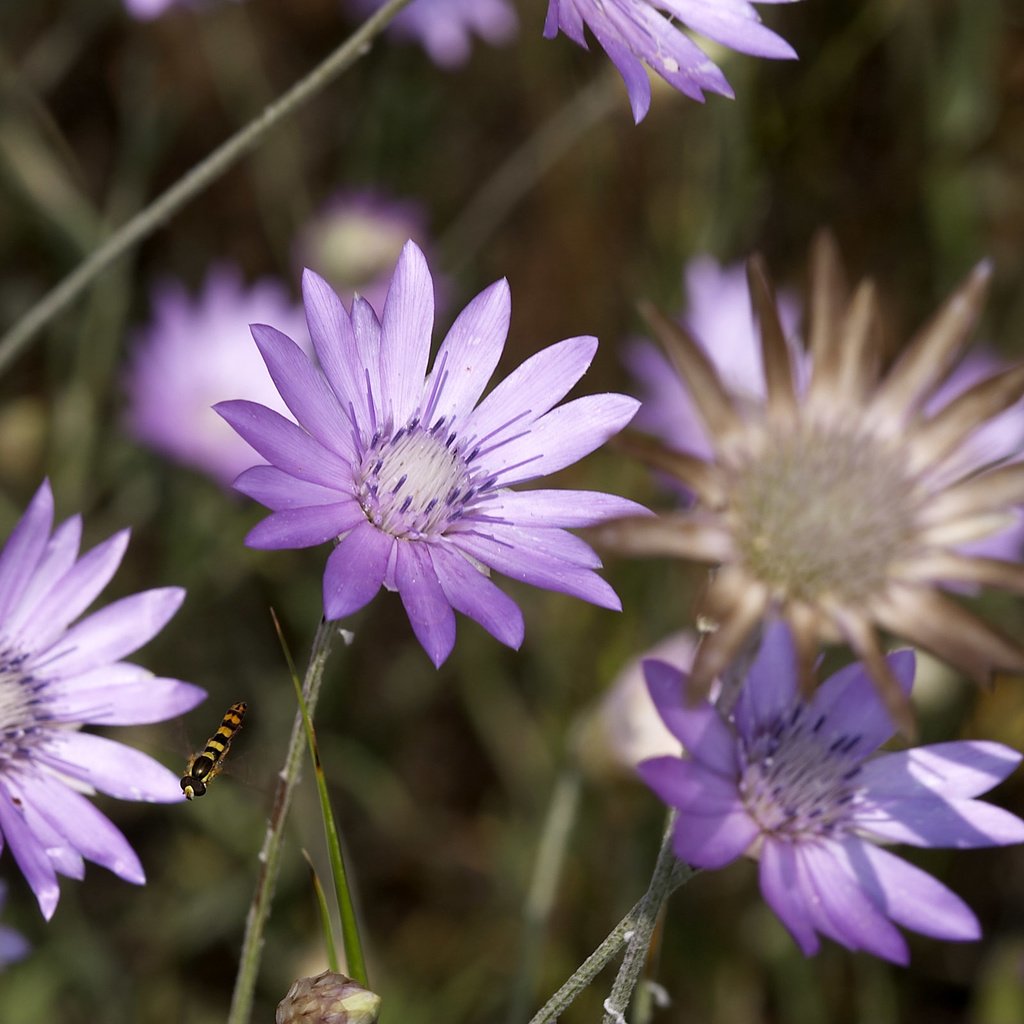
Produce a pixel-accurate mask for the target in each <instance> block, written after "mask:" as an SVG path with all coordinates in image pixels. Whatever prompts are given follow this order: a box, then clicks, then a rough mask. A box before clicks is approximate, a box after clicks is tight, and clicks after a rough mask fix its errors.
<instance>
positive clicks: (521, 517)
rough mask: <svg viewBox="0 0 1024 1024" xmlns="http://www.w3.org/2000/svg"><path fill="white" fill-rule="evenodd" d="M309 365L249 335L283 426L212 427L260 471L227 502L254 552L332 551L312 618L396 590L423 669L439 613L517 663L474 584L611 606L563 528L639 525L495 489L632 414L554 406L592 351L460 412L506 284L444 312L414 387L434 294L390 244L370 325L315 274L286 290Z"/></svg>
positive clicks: (498, 333) (608, 508) (439, 645)
mask: <svg viewBox="0 0 1024 1024" xmlns="http://www.w3.org/2000/svg"><path fill="white" fill-rule="evenodd" d="M303 293H304V295H305V302H306V318H307V321H308V324H309V330H310V333H311V335H312V337H313V346H314V348H315V349H316V355H317V358H318V360H319V367H317V366H316V365H315V364H314V363H313V362H311V361H310V360H309V359H308V358H306V356H305V355H304V354H303V353H302V351H301V350H300V349H299V348H298V347H297V346H296V345H295V344H294V343H293V342H292V341H291V340H290V339H289V338H287V337H286V336H285V335H284V334H282V333H281V332H280V331H278V330H275V329H274V328H273V327H266V326H262V325H254V326H253V337H254V338H255V339H256V344H257V345H258V346H259V348H260V351H261V352H262V353H263V358H264V359H265V360H266V362H267V366H268V368H269V370H270V373H271V375H272V376H273V378H274V383H275V384H276V385H277V387H278V389H279V390H280V392H281V394H282V396H283V397H284V400H285V402H286V403H287V405H288V408H289V409H290V410H291V411H292V413H293V414H294V416H295V418H296V420H297V421H298V423H299V424H300V426H296V425H295V424H294V423H291V422H289V421H288V420H287V419H285V418H284V417H283V416H281V415H279V414H278V413H275V412H273V411H271V410H270V409H266V408H264V407H263V406H261V405H257V404H256V403H254V402H247V401H235V402H222V403H221V404H220V405H219V406H217V410H218V412H220V414H221V415H222V416H223V417H224V418H225V419H226V420H227V421H228V422H229V423H230V424H231V425H232V426H233V427H234V428H235V429H236V430H237V431H238V432H239V433H240V434H241V435H242V436H243V437H244V438H245V439H246V440H247V441H248V442H249V443H250V444H251V445H252V446H253V447H254V448H255V449H256V450H257V451H258V452H259V453H260V454H261V455H262V456H263V457H264V458H265V459H267V461H268V462H270V463H271V465H269V466H256V467H254V468H252V469H250V470H248V471H247V472H245V473H243V474H242V476H241V477H239V479H238V481H237V482H236V484H235V486H236V487H238V489H239V490H241V491H242V492H243V493H245V494H248V495H249V496H250V497H252V498H255V499H256V500H257V501H259V502H262V504H264V505H266V506H267V507H268V508H270V509H272V510H273V514H272V515H270V516H269V517H268V518H267V519H265V520H264V521H263V522H262V523H260V524H259V525H258V526H256V527H255V529H253V531H252V532H251V533H250V534H249V536H248V538H247V541H246V542H247V543H248V544H250V545H251V546H253V547H258V548H301V547H308V546H310V545H313V544H322V543H324V542H326V541H329V540H337V541H339V543H338V545H337V547H335V549H334V551H333V552H332V553H331V555H330V557H329V558H328V560H327V567H326V571H325V573H324V613H325V615H326V616H327V618H328V619H340V618H343V617H344V616H346V615H350V614H352V613H353V612H355V611H357V610H358V609H360V608H362V607H363V606H364V605H365V604H366V603H367V602H369V601H370V600H371V599H372V598H373V597H374V595H375V594H376V593H377V591H378V590H379V589H380V587H381V585H383V586H385V587H387V588H388V589H389V590H397V591H398V593H399V594H400V595H401V598H402V602H403V603H404V605H405V609H406V611H407V612H408V615H409V619H410V621H411V623H412V627H413V630H414V632H415V633H416V636H417V638H418V639H419V641H420V643H422V644H423V647H424V648H425V649H426V651H427V653H428V654H429V655H430V658H431V660H432V661H433V662H434V664H435V665H440V664H441V662H443V661H444V660H445V658H447V657H448V654H449V653H450V652H451V649H452V646H453V644H454V642H455V614H454V612H455V611H460V612H462V613H463V614H464V615H468V616H469V617H470V618H472V619H475V620H476V621H477V622H479V623H480V624H481V625H482V626H483V627H484V628H485V629H486V630H487V631H488V632H490V633H491V634H492V635H493V636H495V637H496V638H497V639H498V640H500V641H501V642H502V643H505V644H508V645H509V646H511V647H518V646H519V644H520V643H521V642H522V638H523V619H522V613H521V612H520V610H519V608H518V606H517V605H516V604H515V602H514V601H512V599H511V598H509V597H508V596H506V595H505V594H504V593H503V592H502V591H501V590H499V589H498V588H497V587H496V586H495V585H494V584H493V583H492V582H491V580H490V579H489V570H491V569H493V570H496V571H498V572H502V573H505V574H506V575H508V576H512V577H514V578H515V579H518V580H521V581H523V582H526V583H531V584H533V585H534V586H539V587H545V588H547V589H550V590H558V591H561V592H563V593H566V594H573V595H575V596H577V597H581V598H583V599H584V600H587V601H591V602H593V603H594V604H598V605H601V606H603V607H606V608H615V609H618V608H619V600H618V598H617V597H616V596H615V593H614V591H613V590H612V589H611V587H609V586H608V584H607V583H606V582H605V581H604V580H602V579H601V578H600V577H599V576H598V575H597V574H596V573H595V572H594V570H595V569H596V568H598V567H599V566H600V564H601V563H600V560H599V559H598V558H597V556H596V555H595V554H594V552H593V551H592V550H591V549H590V547H588V546H587V545H586V544H584V543H583V541H581V540H580V539H579V538H578V537H575V536H573V535H572V534H570V533H568V532H567V531H566V529H565V527H578V526H588V525H591V524H594V523H598V522H602V521H604V520H606V519H610V518H614V517H616V516H618V515H621V514H622V510H623V509H627V508H629V509H633V510H634V512H636V511H640V512H643V511H644V510H643V509H641V508H640V506H638V505H636V504H635V503H634V502H631V501H628V500H626V499H625V498H617V497H614V496H612V495H607V494H600V493H594V492H581V491H555V490H536V491H526V492H516V491H512V490H509V487H510V485H512V484H515V483H520V482H522V481H525V480H530V479H534V478H537V477H541V476H545V475H547V474H548V473H552V472H554V471H555V470H558V469H562V468H563V467H565V466H568V465H571V464H572V463H574V462H576V461H577V460H578V459H580V458H582V457H583V456H584V455H587V454H588V453H590V452H591V451H593V450H594V449H595V448H597V447H598V446H599V445H601V444H603V443H604V442H605V441H606V440H607V439H608V438H609V437H611V436H612V435H613V434H615V433H617V432H618V431H619V430H621V429H622V427H623V426H625V424H626V423H627V422H629V420H630V418H631V417H632V415H633V414H634V412H635V411H636V408H637V404H638V403H637V402H636V401H635V400H634V399H632V398H628V397H626V396H625V395H614V394H605V395H590V396H587V397H585V398H578V399H576V400H575V401H573V402H569V403H567V404H565V405H562V406H559V407H558V408H554V406H555V404H556V403H557V402H559V401H560V400H561V399H562V398H563V397H564V396H565V394H566V393H567V392H568V391H569V389H570V388H571V387H572V386H573V385H574V384H575V383H576V381H578V380H579V378H580V377H581V376H582V375H583V373H584V371H585V370H586V368H587V366H588V365H589V364H590V361H591V359H592V358H593V356H594V352H595V351H596V349H597V340H596V339H595V338H591V337H581V338H570V339H568V340H567V341H563V342H560V343H559V344H557V345H552V346H551V347H550V348H547V349H545V350H543V351H542V352H539V353H538V354H537V355H535V356H533V357H532V358H531V359H528V360H527V361H526V362H525V363H524V364H523V365H522V366H521V367H519V369H518V370H516V371H515V372H514V373H513V374H512V375H511V376H509V377H507V378H506V379H505V380H504V381H503V382H502V383H501V384H499V385H498V386H497V387H496V388H495V389H494V390H493V391H491V393H490V394H489V395H488V396H487V397H486V398H485V399H484V400H483V401H482V402H480V404H479V405H477V402H478V400H479V398H480V396H481V393H482V392H483V389H484V387H485V385H486V384H487V381H488V378H489V377H490V376H491V373H492V372H493V371H494V367H495V366H496V365H497V362H498V359H499V358H500V356H501V352H502V349H503V347H504V343H505V336H506V333H507V331H508V323H509V315H510V311H511V310H510V307H511V299H510V295H509V289H508V283H507V282H506V281H504V280H501V281H497V282H495V283H494V284H492V285H491V286H490V287H489V288H486V289H485V290H484V291H483V292H481V293H480V294H479V295H478V296H477V297H476V298H475V299H473V301H472V302H470V304H469V305H468V306H467V307H466V308H465V309H464V310H463V311H462V313H461V314H459V316H458V318H457V319H456V321H455V324H454V325H453V326H452V328H451V330H450V331H449V332H448V336H447V337H446V338H445V340H444V342H443V344H442V345H441V348H440V351H439V352H438V354H437V357H436V359H435V360H434V367H433V370H432V371H431V372H430V374H429V375H427V372H426V370H427V358H428V355H429V352H430V336H431V330H432V326H433V319H434V299H433V295H434V291H433V283H432V281H431V277H430V272H429V270H428V269H427V264H426V261H425V260H424V258H423V254H422V253H421V252H420V250H419V249H418V248H417V247H416V245H415V244H414V243H413V242H409V243H407V244H406V246H405V248H404V249H403V250H402V254H401V256H400V257H399V260H398V264H397V266H396V268H395V273H394V278H393V280H392V282H391V289H390V291H389V292H388V297H387V300H386V302H385V303H384V315H383V318H382V320H380V321H378V319H377V317H376V315H375V314H374V312H373V310H372V309H371V307H370V305H369V304H368V303H367V302H366V301H365V300H363V299H356V300H355V302H354V303H353V306H352V315H351V317H350V316H349V314H348V312H347V311H346V309H345V307H344V305H343V304H342V302H341V300H340V299H339V298H338V296H337V295H336V294H335V293H334V292H333V291H332V290H331V289H330V287H329V286H328V285H327V283H326V282H325V281H324V280H323V279H322V278H320V277H318V276H317V275H316V274H314V273H312V272H310V271H307V272H306V274H305V276H304V278H303Z"/></svg>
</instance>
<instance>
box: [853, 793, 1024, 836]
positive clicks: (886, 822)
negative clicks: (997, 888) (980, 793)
mask: <svg viewBox="0 0 1024 1024" xmlns="http://www.w3.org/2000/svg"><path fill="white" fill-rule="evenodd" d="M869 796H870V797H871V798H873V797H874V794H869ZM855 820H856V823H857V825H858V827H859V828H860V829H861V830H863V831H866V832H870V833H871V834H872V835H874V836H877V837H878V838H879V839H884V840H886V841H889V842H895V843H908V844H909V845H911V846H926V847H947V846H949V847H955V848H956V849H960V850H965V849H974V848H977V847H984V846H1005V845H1007V844H1010V843H1021V842H1024V821H1021V819H1020V818H1018V817H1017V816H1016V815H1015V814H1011V813H1010V812H1009V811H1004V810H1003V809H1002V808H1001V807H995V806H994V805H993V804H987V803H984V802H983V801H981V800H959V799H949V800H946V799H944V798H943V797H941V796H938V795H937V794H935V793H932V792H930V791H929V792H927V793H926V795H923V796H921V797H919V798H917V799H914V798H908V799H900V798H895V799H889V800H877V801H874V802H873V804H868V805H867V806H865V807H864V808H863V809H859V810H858V811H857V813H856V815H855Z"/></svg>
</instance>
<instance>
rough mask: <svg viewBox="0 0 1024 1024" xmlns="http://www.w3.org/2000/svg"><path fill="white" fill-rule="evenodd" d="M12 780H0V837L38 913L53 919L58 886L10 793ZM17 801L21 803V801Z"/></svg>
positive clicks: (58, 895) (49, 866) (48, 862)
mask: <svg viewBox="0 0 1024 1024" xmlns="http://www.w3.org/2000/svg"><path fill="white" fill-rule="evenodd" d="M12 782H13V780H12V779H11V778H9V777H8V778H4V779H0V835H3V837H4V838H5V839H6V840H7V847H8V849H9V850H10V851H11V855H12V856H13V857H14V860H15V862H16V863H17V865H18V867H19V868H20V869H21V873H22V874H23V875H24V876H25V881H26V882H28V884H29V887H30V888H31V889H32V892H34V893H35V896H36V899H37V900H38V901H39V909H40V910H41V911H42V914H43V917H45V918H46V920H47V921H49V920H50V918H51V917H53V912H54V911H55V910H56V909H57V901H58V900H59V899H60V886H58V884H57V875H56V873H55V872H54V870H53V865H52V864H51V863H50V859H49V857H47V856H46V851H45V850H44V849H43V846H42V844H41V843H40V842H39V841H38V840H37V839H36V837H35V836H34V835H33V834H32V831H31V829H30V828H29V827H28V824H27V823H26V821H25V817H24V814H23V812H22V811H21V809H20V807H19V806H18V805H17V804H15V803H14V799H15V796H14V794H12V793H11V792H10V790H9V788H8V787H9V786H10V785H11V784H12ZM17 799H18V800H19V801H20V800H21V797H20V796H18V797H17Z"/></svg>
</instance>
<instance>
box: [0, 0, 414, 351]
mask: <svg viewBox="0 0 1024 1024" xmlns="http://www.w3.org/2000/svg"><path fill="white" fill-rule="evenodd" d="M409 2H410V0H388V2H387V3H385V4H384V5H383V7H381V8H380V10H378V11H376V12H375V13H374V14H373V15H371V16H370V17H369V18H367V19H366V21H365V22H364V23H363V24H362V25H361V26H360V27H359V28H358V29H356V31H355V32H353V33H352V35H351V36H349V37H348V39H346V40H345V42H344V43H342V44H341V46H339V47H338V48H337V49H336V50H335V51H334V52H333V53H331V54H330V56H328V57H327V58H326V59H325V60H324V61H323V62H321V63H320V64H318V65H317V66H316V67H315V68H314V69H313V70H312V71H311V72H310V73H309V74H308V75H306V77H305V78H303V79H301V80H300V81H298V82H296V83H295V85H293V86H292V87H291V88H290V89H289V90H288V91H287V92H286V93H285V94H284V95H283V96H281V97H280V98H279V99H277V100H275V101H274V102H273V103H271V104H270V106H268V107H267V108H266V109H265V110H264V111H263V113H262V114H260V115H259V117H257V118H255V119H254V120H252V121H250V122H249V124H247V125H246V126H245V127H244V128H241V129H240V130H239V131H237V132H235V134H234V135H232V136H231V137H230V138H229V139H227V141H225V142H223V143H221V145H220V146H218V147H217V149H215V150H214V151H213V152H212V153H210V154H209V156H207V157H206V158H205V159H203V160H201V161H200V162H199V163H198V164H196V165H195V167H193V168H192V170H190V171H188V172H187V173H186V174H185V175H184V176H183V177H181V178H179V179H178V181H177V182H175V183H174V184H173V185H171V187H170V188H168V189H167V190H166V191H165V192H163V193H161V194H160V195H159V196H157V198H156V199H154V200H153V201H152V202H151V203H150V204H149V205H148V206H147V207H146V208H145V209H144V210H141V211H140V212H139V213H137V214H136V215H135V216H134V217H132V218H131V220H129V221H128V222H127V223H126V224H124V225H122V226H121V227H120V228H118V230H117V231H115V232H114V234H113V235H111V236H110V238H108V239H107V241H106V242H104V243H103V244H102V245H101V246H100V247H99V248H98V249H96V250H95V251H94V252H93V254H92V255H91V256H89V257H88V258H87V259H85V260H84V261H83V262H82V263H80V264H79V265H78V266H77V267H76V268H75V269H74V270H73V271H72V272H71V273H70V274H68V275H67V277H65V278H64V279H63V280H62V281H61V282H60V283H59V284H57V285H56V286H55V287H54V288H52V289H51V290H50V291H48V292H47V293H46V294H45V295H44V296H43V297H42V298H41V299H40V300H39V301H38V302H37V303H36V304H35V305H34V306H33V307H32V308H31V309H30V310H29V311H28V312H27V313H25V315H24V316H22V317H21V319H20V320H18V322H17V323H15V324H14V326H13V327H11V328H10V330H8V331H7V333H6V334H4V336H3V337H2V338H0V371H2V370H4V369H6V368H7V366H9V365H10V363H11V362H12V361H13V360H14V359H15V357H16V356H17V355H18V354H19V353H20V352H21V350H22V349H23V348H24V347H25V346H26V345H27V344H28V343H29V341H31V340H32V338H33V337H34V336H35V334H36V333H37V332H38V331H39V330H40V329H41V328H43V327H44V326H45V325H46V324H48V323H49V322H50V321H51V320H52V319H53V318H54V317H55V316H56V315H57V314H58V313H60V312H61V310H63V309H64V308H65V307H66V306H68V305H70V303H71V302H73V301H74V299H75V298H77V297H78V295H79V294H80V293H81V292H82V291H84V290H85V288H86V287H87V286H88V285H89V283H90V282H91V281H92V280H93V279H94V278H95V277H97V276H98V275H99V274H101V273H102V272H103V271H104V270H106V268H107V267H108V266H110V264H111V263H113V262H114V261H115V260H116V259H118V257H120V256H122V255H123V254H124V253H126V252H127V251H128V250H129V249H131V248H132V246H134V245H136V244H138V243H139V242H141V241H142V240H143V239H145V238H148V237H149V236H150V235H151V234H152V233H153V232H154V231H156V229H157V228H158V227H160V225H161V224H163V223H164V222H165V221H167V220H169V219H170V218H171V217H172V216H173V215H174V214H175V213H177V212H178V211H179V210H180V209H181V208H182V207H183V206H185V205H186V204H187V203H188V202H189V201H190V200H191V199H194V198H195V197H196V196H197V195H199V193H200V192H202V191H203V190H204V189H205V188H206V187H207V186H209V185H210V184H212V183H213V182H214V181H216V180H217V178H219V177H220V176H221V175H222V174H223V173H224V172H225V171H226V170H227V169H228V168H229V167H231V166H232V164H234V163H236V162H237V161H238V160H239V159H240V158H241V157H242V156H244V155H245V154H246V153H248V152H249V150H251V149H252V148H253V147H254V146H255V145H256V143H258V142H259V141H260V140H261V139H262V138H263V136H264V135H266V134H267V132H269V131H270V129H271V128H273V127H274V126H275V125H276V124H277V123H278V122H279V121H282V120H283V119H284V118H286V117H287V116H288V115H289V114H291V113H293V112H294V111H295V110H297V109H298V108H299V107H301V106H302V105H303V104H304V103H306V102H307V101H308V100H310V99H312V98H313V97H314V96H315V95H316V94H317V93H319V92H320V91H321V90H322V89H324V88H325V87H326V86H327V85H329V84H330V83H331V82H332V81H333V80H334V79H335V78H337V77H338V75H340V74H341V73H342V72H343V71H346V70H347V69H348V68H349V67H351V65H352V64H354V63H355V62H356V60H358V59H359V58H360V57H361V56H363V54H364V53H366V52H367V50H368V48H369V44H370V42H371V41H372V40H373V39H374V38H375V37H376V36H378V35H379V34H380V33H381V32H382V31H383V29H384V28H385V27H386V26H387V24H388V23H389V22H390V21H391V19H392V18H394V16H395V15H396V14H398V12H399V11H400V10H401V9H402V8H403V7H405V6H406V4H408V3H409Z"/></svg>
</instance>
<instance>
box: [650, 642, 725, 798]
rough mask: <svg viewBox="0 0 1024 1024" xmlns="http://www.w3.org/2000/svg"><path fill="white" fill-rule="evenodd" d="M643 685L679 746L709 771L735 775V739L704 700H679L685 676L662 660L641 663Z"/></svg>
mask: <svg viewBox="0 0 1024 1024" xmlns="http://www.w3.org/2000/svg"><path fill="white" fill-rule="evenodd" d="M643 670H644V677H645V678H646V679H647V689H648V692H649V693H650V695H651V700H652V701H654V706H655V707H656V708H657V709H658V714H660V715H661V718H662V721H663V722H664V723H665V725H666V726H667V727H668V729H669V731H670V732H671V733H672V735H673V736H675V737H676V738H677V739H678V740H679V741H680V743H682V745H683V749H684V750H686V752H687V753H688V754H689V755H690V756H691V757H693V758H695V759H696V760H698V761H700V762H701V763H702V764H704V765H706V766H707V767H708V768H710V769H711V770H712V771H716V772H718V773H719V774H721V775H723V776H725V777H727V778H729V779H735V778H736V777H737V775H738V772H739V764H738V761H737V758H736V740H735V738H734V736H733V734H732V732H731V731H730V729H729V727H728V726H727V725H726V724H725V723H724V722H723V721H722V719H721V717H720V716H719V714H718V712H717V711H716V710H715V709H714V708H713V707H712V706H711V705H710V704H709V703H708V702H707V701H701V702H700V703H698V704H697V705H695V706H694V707H692V708H691V707H687V706H686V705H685V704H684V702H683V687H684V685H685V676H684V675H683V673H682V672H680V671H679V670H678V669H677V668H675V667H674V666H673V665H670V664H668V662H665V661H653V660H648V661H645V662H644V663H643Z"/></svg>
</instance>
